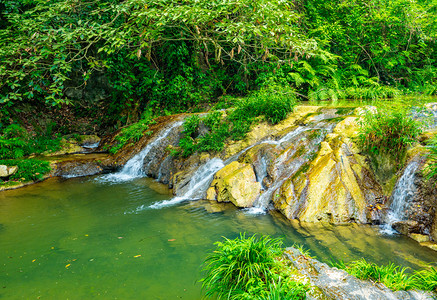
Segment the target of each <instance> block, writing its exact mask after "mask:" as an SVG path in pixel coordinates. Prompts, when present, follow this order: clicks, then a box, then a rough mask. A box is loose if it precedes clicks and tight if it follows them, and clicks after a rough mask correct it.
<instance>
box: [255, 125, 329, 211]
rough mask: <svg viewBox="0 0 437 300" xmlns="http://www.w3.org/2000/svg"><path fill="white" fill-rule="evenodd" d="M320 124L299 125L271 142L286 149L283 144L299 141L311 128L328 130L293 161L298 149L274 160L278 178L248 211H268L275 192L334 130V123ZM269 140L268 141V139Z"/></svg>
mask: <svg viewBox="0 0 437 300" xmlns="http://www.w3.org/2000/svg"><path fill="white" fill-rule="evenodd" d="M320 125H323V124H319V125H318V126H314V127H311V126H308V127H304V126H299V127H297V128H296V129H295V130H293V131H291V132H289V133H287V134H286V135H285V136H284V137H282V138H281V139H279V140H278V141H276V142H274V143H272V142H269V143H270V144H274V145H276V148H280V149H284V147H283V144H290V143H291V142H298V141H299V140H301V139H302V138H303V135H304V134H305V133H306V132H307V131H310V130H318V129H324V130H326V131H325V132H324V133H323V134H321V135H320V136H319V137H317V138H315V139H313V140H310V141H309V145H307V146H306V152H305V154H303V155H299V156H298V157H296V158H294V159H293V160H292V161H287V159H289V158H290V157H293V156H294V155H295V154H296V150H297V149H291V150H288V151H286V152H285V153H283V154H281V155H280V156H279V157H278V158H277V159H276V160H275V162H274V169H275V171H276V174H277V176H276V177H277V178H276V180H275V182H274V183H273V184H272V185H271V186H270V187H269V188H268V189H267V190H265V191H264V193H262V194H261V195H260V196H259V198H258V199H257V200H256V201H255V203H254V206H253V207H252V208H248V209H246V211H247V212H248V213H250V214H263V213H265V212H266V210H267V207H268V205H269V203H270V201H271V200H272V197H273V195H274V192H275V191H277V190H278V189H279V188H280V187H281V185H282V184H283V183H284V182H285V181H286V180H287V179H288V178H290V176H291V175H293V174H294V173H295V172H296V171H297V170H299V168H300V167H302V165H304V164H305V163H306V162H308V161H309V157H308V155H307V154H308V153H310V152H312V151H317V149H318V147H319V145H320V143H321V142H322V141H323V140H324V138H325V136H326V134H328V133H329V132H331V131H332V129H333V128H334V125H333V124H326V125H325V126H323V127H321V126H320ZM267 142H268V141H267Z"/></svg>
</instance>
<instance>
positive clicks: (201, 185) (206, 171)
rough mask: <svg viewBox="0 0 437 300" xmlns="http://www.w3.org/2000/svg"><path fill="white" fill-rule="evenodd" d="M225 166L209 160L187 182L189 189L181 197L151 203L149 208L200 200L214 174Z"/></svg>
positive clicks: (220, 161)
mask: <svg viewBox="0 0 437 300" xmlns="http://www.w3.org/2000/svg"><path fill="white" fill-rule="evenodd" d="M224 166H225V164H224V162H223V161H222V160H221V159H219V158H213V159H211V160H209V161H208V162H207V163H206V164H204V165H202V166H200V167H199V168H198V169H197V170H196V172H195V173H194V175H193V177H192V178H191V180H190V182H189V187H188V190H187V192H186V193H184V194H183V195H181V196H178V197H174V198H173V199H171V200H164V201H160V202H156V203H153V204H152V205H150V206H149V207H150V208H155V209H157V208H162V207H166V206H171V205H175V204H178V203H181V202H183V201H186V200H197V199H201V198H202V197H203V196H204V195H205V193H206V190H207V189H208V188H209V185H210V184H211V182H212V180H213V178H214V174H215V173H217V172H218V171H219V170H220V169H222V168H223V167H224Z"/></svg>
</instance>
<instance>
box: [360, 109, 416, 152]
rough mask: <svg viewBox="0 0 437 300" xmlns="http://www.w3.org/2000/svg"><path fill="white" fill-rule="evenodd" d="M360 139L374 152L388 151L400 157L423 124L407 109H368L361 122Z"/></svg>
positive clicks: (369, 150) (361, 142) (413, 140)
mask: <svg viewBox="0 0 437 300" xmlns="http://www.w3.org/2000/svg"><path fill="white" fill-rule="evenodd" d="M359 130H360V132H359V135H358V140H359V143H360V145H361V146H362V147H363V149H364V150H365V151H367V152H369V153H372V154H380V153H388V154H390V155H392V156H393V157H396V158H400V157H402V155H403V154H404V153H405V150H406V149H407V147H408V146H410V145H412V144H413V143H414V142H415V141H416V138H417V137H418V136H419V135H420V134H421V132H422V129H421V124H420V122H419V121H416V120H414V119H413V118H412V117H411V116H410V115H409V113H408V111H407V110H406V109H398V110H394V109H383V108H379V109H378V111H377V112H376V113H373V112H371V111H368V112H367V113H366V114H365V115H364V118H363V120H362V121H361V124H360V129H359Z"/></svg>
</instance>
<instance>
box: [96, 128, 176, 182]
mask: <svg viewBox="0 0 437 300" xmlns="http://www.w3.org/2000/svg"><path fill="white" fill-rule="evenodd" d="M182 124H183V121H179V122H175V123H173V124H172V125H171V126H170V127H169V128H167V129H165V130H164V131H163V132H162V133H161V134H159V135H158V137H157V138H156V139H154V140H153V141H152V142H150V143H148V144H147V146H146V147H145V148H144V149H143V150H141V151H140V152H139V153H138V154H136V155H135V156H134V157H132V158H131V159H130V160H128V161H127V163H126V164H125V165H124V166H123V168H122V169H121V170H120V171H119V172H117V173H112V174H108V175H104V176H101V177H99V178H98V180H100V181H104V182H120V181H127V180H132V179H134V178H138V177H143V176H145V174H144V171H143V165H144V158H145V157H146V155H147V154H148V153H149V152H150V151H151V150H152V149H154V148H156V147H163V148H165V147H166V146H167V145H164V146H163V145H162V143H161V141H162V140H164V139H165V138H166V137H167V136H168V135H169V134H170V132H171V131H172V130H173V129H174V128H176V127H179V126H181V125H182Z"/></svg>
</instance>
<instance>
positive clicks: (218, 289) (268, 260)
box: [201, 234, 308, 300]
mask: <svg viewBox="0 0 437 300" xmlns="http://www.w3.org/2000/svg"><path fill="white" fill-rule="evenodd" d="M215 245H216V249H215V250H214V252H212V253H211V254H210V255H209V256H208V257H207V258H206V260H205V262H204V268H203V271H204V272H205V277H204V278H203V279H202V280H201V282H202V287H203V288H204V289H205V290H206V295H207V296H213V295H215V296H216V297H217V298H218V299H266V300H267V299H305V293H306V291H307V289H308V288H307V286H305V285H303V284H301V283H298V282H295V281H293V280H291V279H290V278H288V277H287V275H284V274H286V273H284V272H283V269H284V266H283V265H282V264H281V263H280V262H279V261H278V257H280V256H281V254H282V252H283V248H282V240H281V239H274V238H270V237H268V236H260V237H258V236H256V235H254V236H251V237H248V238H246V237H245V235H244V234H243V235H241V236H240V238H236V239H234V240H230V239H227V238H225V239H224V241H223V242H216V243H215Z"/></svg>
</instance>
